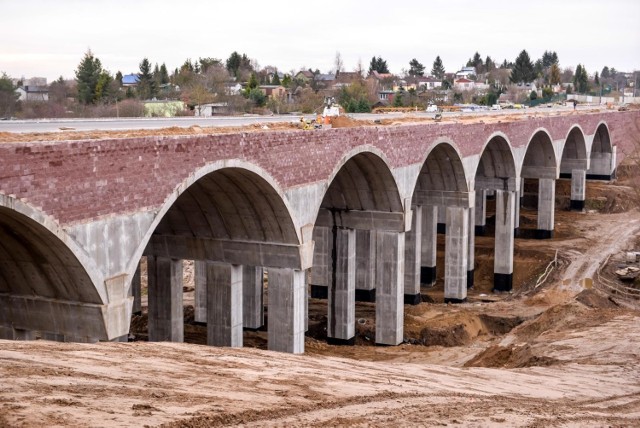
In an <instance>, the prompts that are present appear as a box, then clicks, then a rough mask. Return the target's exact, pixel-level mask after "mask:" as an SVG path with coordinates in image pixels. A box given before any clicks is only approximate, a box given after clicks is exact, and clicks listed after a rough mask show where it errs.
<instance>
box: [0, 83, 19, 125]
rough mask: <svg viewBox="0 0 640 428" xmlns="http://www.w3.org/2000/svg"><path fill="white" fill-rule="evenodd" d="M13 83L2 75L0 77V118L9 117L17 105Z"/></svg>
mask: <svg viewBox="0 0 640 428" xmlns="http://www.w3.org/2000/svg"><path fill="white" fill-rule="evenodd" d="M16 89H17V88H16V87H15V86H14V85H13V81H12V80H11V79H10V78H9V76H7V75H6V73H2V77H0V117H11V116H13V113H14V112H15V111H16V108H17V105H18V97H19V95H18V93H17V92H16Z"/></svg>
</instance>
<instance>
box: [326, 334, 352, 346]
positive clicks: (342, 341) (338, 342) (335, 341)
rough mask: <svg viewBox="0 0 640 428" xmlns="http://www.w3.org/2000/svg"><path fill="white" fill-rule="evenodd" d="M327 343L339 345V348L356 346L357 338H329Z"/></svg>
mask: <svg viewBox="0 0 640 428" xmlns="http://www.w3.org/2000/svg"><path fill="white" fill-rule="evenodd" d="M327 343H328V344H329V345H337V346H353V345H355V344H356V337H355V336H354V337H352V338H351V339H338V338H337V337H327Z"/></svg>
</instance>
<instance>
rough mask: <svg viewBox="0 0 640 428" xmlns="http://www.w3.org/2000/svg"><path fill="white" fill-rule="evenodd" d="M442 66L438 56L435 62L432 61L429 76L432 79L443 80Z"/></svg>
mask: <svg viewBox="0 0 640 428" xmlns="http://www.w3.org/2000/svg"><path fill="white" fill-rule="evenodd" d="M444 73H445V70H444V65H443V64H442V60H441V59H440V56H439V55H438V56H437V57H436V59H435V61H433V67H432V68H431V74H432V75H433V77H435V78H437V79H443V78H444Z"/></svg>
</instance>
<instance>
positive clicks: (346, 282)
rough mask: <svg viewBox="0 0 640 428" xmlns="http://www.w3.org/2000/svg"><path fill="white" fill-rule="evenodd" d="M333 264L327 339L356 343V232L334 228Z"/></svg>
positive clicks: (348, 343) (332, 342)
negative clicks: (334, 255)
mask: <svg viewBox="0 0 640 428" xmlns="http://www.w3.org/2000/svg"><path fill="white" fill-rule="evenodd" d="M335 253H336V257H335V265H334V269H333V273H332V275H331V277H332V281H331V286H330V287H329V304H328V317H327V342H329V343H331V344H336V345H353V344H355V335H356V231H355V230H354V229H337V230H336V235H335Z"/></svg>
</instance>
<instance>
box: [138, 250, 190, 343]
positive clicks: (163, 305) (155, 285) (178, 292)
mask: <svg viewBox="0 0 640 428" xmlns="http://www.w3.org/2000/svg"><path fill="white" fill-rule="evenodd" d="M147 266H148V269H149V274H148V276H149V342H163V341H168V342H182V341H183V340H184V315H183V307H182V260H174V259H168V258H165V257H154V256H147Z"/></svg>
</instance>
